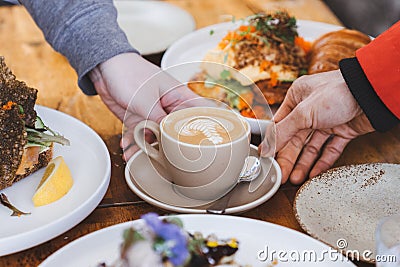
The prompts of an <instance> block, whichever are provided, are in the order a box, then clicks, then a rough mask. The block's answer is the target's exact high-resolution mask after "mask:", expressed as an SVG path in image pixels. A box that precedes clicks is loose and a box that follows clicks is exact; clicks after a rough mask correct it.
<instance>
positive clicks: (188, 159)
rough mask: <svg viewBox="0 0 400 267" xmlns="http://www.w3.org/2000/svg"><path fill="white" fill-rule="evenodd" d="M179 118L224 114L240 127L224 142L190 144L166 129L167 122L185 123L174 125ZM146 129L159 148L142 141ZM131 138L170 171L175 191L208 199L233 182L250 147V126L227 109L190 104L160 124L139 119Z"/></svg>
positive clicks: (216, 117) (215, 118) (221, 117)
mask: <svg viewBox="0 0 400 267" xmlns="http://www.w3.org/2000/svg"><path fill="white" fill-rule="evenodd" d="M181 118H185V119H187V120H186V122H187V121H190V120H191V119H192V118H193V119H196V118H206V119H210V120H213V121H216V122H217V123H219V122H221V120H222V121H225V119H224V118H227V119H228V121H231V122H232V120H234V121H235V125H236V126H238V127H242V131H240V134H239V135H237V134H236V136H235V137H234V138H232V139H231V140H229V141H228V142H225V143H221V144H210V143H209V142H208V143H207V144H204V143H203V142H202V143H200V144H192V143H188V142H183V141H181V140H179V138H177V137H176V136H172V135H171V134H168V133H167V131H166V128H167V127H171V126H170V125H171V123H172V124H175V123H177V125H174V127H175V128H176V127H178V128H179V127H181V126H182V127H183V125H187V124H185V123H183V124H182V123H181V125H180V126H179V125H178V122H179V120H180V119H181ZM166 125H169V126H166ZM178 128H177V131H181V129H180V128H179V129H178ZM227 128H229V127H227ZM146 129H147V130H150V131H151V132H153V133H154V134H155V136H156V138H157V141H158V144H159V149H156V148H154V147H153V146H151V145H150V144H149V143H147V142H146V141H145V138H144V136H145V134H144V133H145V130H146ZM169 129H171V128H169ZM228 130H229V129H228ZM228 132H229V131H228ZM134 139H135V142H136V144H137V145H138V146H139V147H140V149H142V150H143V152H144V153H146V154H147V155H148V156H149V157H151V158H152V159H154V160H155V161H157V162H159V163H160V164H161V165H162V166H164V168H165V169H166V171H167V172H168V174H169V175H170V177H166V179H168V180H170V181H171V182H172V183H173V184H174V186H175V187H176V189H177V191H178V192H179V193H182V194H183V195H185V196H187V197H190V198H194V199H200V200H210V201H212V200H215V199H217V198H219V197H221V196H222V195H224V194H225V193H227V192H228V191H229V190H230V189H231V188H232V187H233V186H234V185H235V184H236V183H237V180H238V177H239V174H240V172H241V170H242V168H243V165H244V162H245V159H246V157H247V156H248V155H249V151H250V126H249V124H248V122H247V121H246V120H244V119H243V118H242V117H241V116H240V115H239V114H237V113H235V112H233V111H231V110H228V109H222V108H214V107H194V108H187V109H182V110H178V111H175V112H172V113H170V114H168V115H167V116H166V117H165V118H164V119H163V120H162V121H161V123H160V124H158V123H155V122H153V121H150V120H145V121H142V122H140V123H139V124H138V125H137V126H136V127H135V130H134Z"/></svg>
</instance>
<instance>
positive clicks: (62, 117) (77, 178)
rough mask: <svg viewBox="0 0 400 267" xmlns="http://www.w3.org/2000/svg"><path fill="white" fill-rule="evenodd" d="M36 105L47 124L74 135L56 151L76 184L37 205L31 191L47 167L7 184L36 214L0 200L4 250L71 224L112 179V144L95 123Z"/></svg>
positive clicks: (50, 235)
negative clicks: (94, 127)
mask: <svg viewBox="0 0 400 267" xmlns="http://www.w3.org/2000/svg"><path fill="white" fill-rule="evenodd" d="M35 109H36V111H37V113H38V115H39V116H40V117H41V118H42V119H43V122H44V123H45V124H46V125H47V126H49V127H50V128H51V129H53V130H55V131H57V132H59V133H62V134H63V135H64V136H65V137H66V138H68V139H69V140H70V142H71V145H70V146H61V145H58V144H55V145H54V157H56V156H59V155H61V156H63V157H64V159H65V161H66V163H67V165H68V167H69V168H70V170H71V173H72V177H73V179H74V184H73V186H72V188H71V190H70V191H69V192H68V193H67V194H66V195H65V196H64V197H62V198H61V199H59V200H58V201H56V202H53V203H51V204H49V205H46V206H41V207H34V206H33V203H32V196H33V194H34V193H35V190H36V187H37V185H38V184H39V182H40V179H41V178H42V175H43V172H44V168H43V169H41V170H39V171H37V172H35V173H33V174H32V175H30V176H29V177H26V178H24V179H22V180H21V181H19V182H17V183H15V184H14V185H13V186H11V187H9V188H6V189H4V190H2V191H1V192H2V193H5V194H6V195H7V196H8V198H9V200H10V202H11V203H12V204H14V205H15V206H16V207H17V208H19V209H21V210H22V211H26V212H31V215H27V216H21V217H11V216H10V214H11V211H10V210H9V209H7V208H6V207H4V206H2V205H0V221H1V227H0V256H3V255H7V254H11V253H14V252H18V251H21V250H24V249H27V248H30V247H33V246H36V245H38V244H41V243H44V242H46V241H48V240H50V239H52V238H54V237H56V236H58V235H60V234H62V233H64V232H66V231H67V230H69V229H71V228H72V227H73V226H75V225H76V224H78V223H79V222H81V221H82V220H83V219H84V218H86V217H87V216H88V215H89V214H90V213H91V212H92V211H93V210H94V209H95V207H96V206H97V205H98V204H99V202H100V201H101V199H102V198H103V196H104V194H105V192H106V190H107V188H108V184H109V181H110V175H111V161H110V156H109V153H108V150H107V147H106V145H105V144H104V142H103V140H102V139H101V138H100V137H99V136H98V135H97V134H96V133H95V132H94V131H93V130H92V129H90V128H89V127H88V126H87V125H86V124H84V123H83V122H81V121H79V120H77V119H75V118H73V117H71V116H69V115H67V114H64V113H61V112H59V111H56V110H53V109H49V108H46V107H42V106H36V108H35Z"/></svg>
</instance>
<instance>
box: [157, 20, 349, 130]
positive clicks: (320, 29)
mask: <svg viewBox="0 0 400 267" xmlns="http://www.w3.org/2000/svg"><path fill="white" fill-rule="evenodd" d="M239 24H240V22H236V23H232V22H225V23H220V24H215V25H211V26H208V27H205V28H201V29H199V30H197V31H194V32H192V33H189V34H187V35H186V36H184V37H182V38H181V39H179V40H178V41H176V42H175V43H174V44H172V45H171V46H170V47H169V48H168V49H167V51H166V52H165V54H164V56H163V58H162V60H161V68H162V69H164V70H167V71H168V69H170V68H171V67H173V66H176V65H181V64H184V63H191V64H189V65H187V69H186V70H184V71H182V69H183V67H178V68H171V69H170V70H169V71H168V72H169V73H170V74H171V75H172V76H173V77H175V78H176V79H177V80H178V81H180V82H182V83H186V82H188V81H189V80H190V79H191V78H192V77H193V75H194V74H196V73H198V72H199V71H200V61H201V60H203V58H204V56H205V55H206V53H207V51H208V50H210V49H212V48H215V47H216V46H217V45H218V43H219V42H220V41H221V40H222V38H223V37H224V36H225V35H226V34H227V32H228V31H230V30H234V29H235V28H237V27H238V25H239ZM297 25H298V32H299V35H300V36H302V37H303V38H305V39H306V40H308V41H313V40H315V39H316V38H318V37H319V36H321V35H322V34H325V33H327V32H330V31H336V30H339V29H342V28H343V27H340V26H337V25H332V24H326V23H322V22H315V21H307V20H297ZM211 31H212V32H213V34H212V35H211V34H210V32H211ZM175 70H176V71H175ZM246 119H247V120H248V121H249V123H250V125H251V131H252V133H253V134H264V133H265V129H266V127H267V126H268V124H269V123H270V121H268V120H259V121H258V122H257V120H256V119H250V118H246Z"/></svg>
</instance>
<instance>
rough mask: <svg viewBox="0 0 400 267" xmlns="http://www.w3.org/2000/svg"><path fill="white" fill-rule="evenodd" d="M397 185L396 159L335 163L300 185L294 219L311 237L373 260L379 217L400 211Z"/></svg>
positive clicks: (399, 182)
mask: <svg viewBox="0 0 400 267" xmlns="http://www.w3.org/2000/svg"><path fill="white" fill-rule="evenodd" d="M399 188H400V164H389V163H370V164H360V165H351V166H344V167H339V168H335V169H332V170H329V171H327V172H325V173H323V174H321V175H319V176H316V177H314V178H312V179H310V180H308V181H307V182H305V183H304V184H303V185H302V187H301V188H300V189H299V191H298V192H297V195H296V198H295V202H294V211H295V215H296V219H297V220H298V222H299V224H300V225H301V227H302V228H303V229H304V230H305V231H306V232H307V233H308V234H310V235H311V236H313V237H315V238H317V239H319V240H321V241H322V242H324V243H327V244H329V245H331V246H332V247H335V248H338V249H340V250H342V251H343V252H344V253H350V254H351V253H353V254H354V253H359V256H360V260H362V261H366V262H374V260H375V238H374V234H375V228H376V226H377V224H378V221H379V220H380V219H381V218H383V217H386V216H389V215H391V214H398V213H400V198H399ZM363 253H365V255H363Z"/></svg>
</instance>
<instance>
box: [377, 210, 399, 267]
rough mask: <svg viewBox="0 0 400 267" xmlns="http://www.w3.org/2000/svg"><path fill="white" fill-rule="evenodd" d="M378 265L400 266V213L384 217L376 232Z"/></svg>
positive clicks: (381, 266)
mask: <svg viewBox="0 0 400 267" xmlns="http://www.w3.org/2000/svg"><path fill="white" fill-rule="evenodd" d="M375 240H376V257H375V260H376V266H379V267H384V266H385V267H386V266H397V267H400V214H397V215H392V216H389V217H385V218H383V219H382V220H381V221H380V222H379V224H378V226H377V228H376V233H375Z"/></svg>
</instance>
